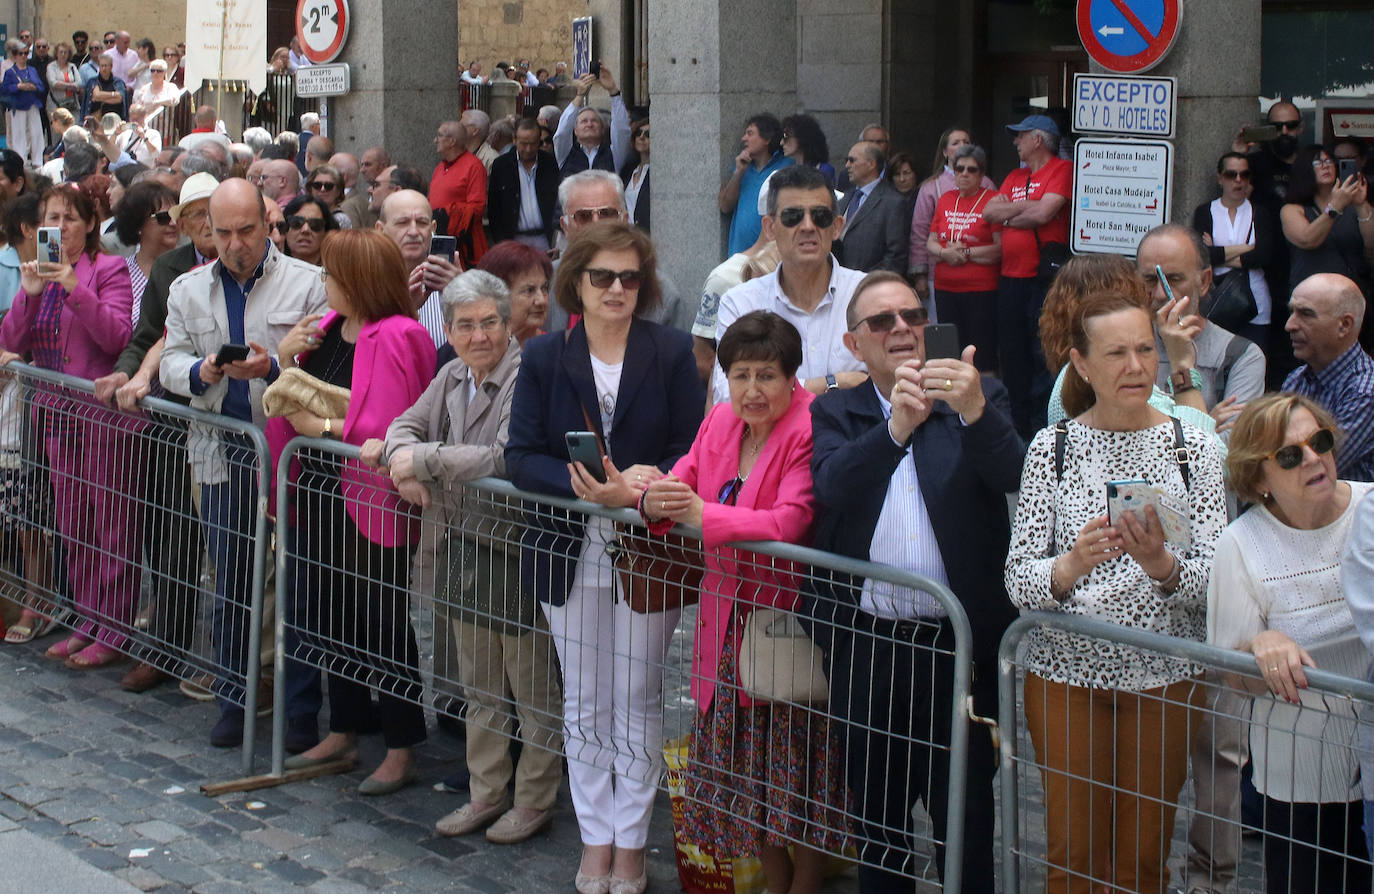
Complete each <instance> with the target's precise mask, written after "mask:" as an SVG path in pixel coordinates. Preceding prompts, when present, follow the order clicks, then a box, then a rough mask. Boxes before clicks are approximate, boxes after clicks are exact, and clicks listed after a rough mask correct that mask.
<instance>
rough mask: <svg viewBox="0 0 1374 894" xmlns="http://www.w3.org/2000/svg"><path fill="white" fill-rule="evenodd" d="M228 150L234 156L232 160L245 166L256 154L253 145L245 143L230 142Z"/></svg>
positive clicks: (251, 161) (250, 162)
mask: <svg viewBox="0 0 1374 894" xmlns="http://www.w3.org/2000/svg"><path fill="white" fill-rule="evenodd" d="M229 152H230V153H231V154H232V155H233V156H234V161H235V162H236V163H238V164H241V165H243V166H244V167H247V166H248V165H251V164H252V163H253V156H254V155H257V153H256V152H254V151H253V147H252V146H249V145H248V144H247V143H230V144H229Z"/></svg>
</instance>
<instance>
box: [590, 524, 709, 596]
mask: <svg viewBox="0 0 1374 894" xmlns="http://www.w3.org/2000/svg"><path fill="white" fill-rule="evenodd" d="M615 533H616V537H615V541H614V542H613V543H610V544H607V546H606V554H607V555H609V556H610V557H611V564H612V565H613V566H615V576H616V580H617V582H618V584H619V591H620V595H621V597H623V598H624V600H625V601H626V602H628V603H629V605H630V610H631V611H636V612H639V613H640V614H645V613H647V612H663V611H668V610H670V609H675V608H682V607H683V606H684V605H695V604H696V602H697V599H698V597H699V596H700V590H701V578H702V575H703V574H704V573H705V559H704V557H703V556H702V553H701V541H700V540H696V539H694V538H690V537H682V536H680V535H677V534H666V535H664V536H662V537H659V536H656V535H654V534H651V533H650V532H648V531H647V530H645V529H643V528H639V527H636V526H633V525H627V524H623V523H621V522H616V525H615Z"/></svg>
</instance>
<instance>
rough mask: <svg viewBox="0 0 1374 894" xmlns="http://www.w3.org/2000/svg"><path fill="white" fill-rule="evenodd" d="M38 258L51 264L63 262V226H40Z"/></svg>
mask: <svg viewBox="0 0 1374 894" xmlns="http://www.w3.org/2000/svg"><path fill="white" fill-rule="evenodd" d="M38 260H40V261H47V262H48V263H50V264H60V263H62V228H61V227H39V228H38Z"/></svg>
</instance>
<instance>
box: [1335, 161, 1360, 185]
mask: <svg viewBox="0 0 1374 894" xmlns="http://www.w3.org/2000/svg"><path fill="white" fill-rule="evenodd" d="M1359 175H1360V162H1359V159H1355V158H1342V159H1341V160H1340V161H1338V162H1336V182H1337V183H1344V182H1345V181H1347V180H1349V179H1350V178H1351V177H1358V176H1359Z"/></svg>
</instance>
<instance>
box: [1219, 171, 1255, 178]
mask: <svg viewBox="0 0 1374 894" xmlns="http://www.w3.org/2000/svg"><path fill="white" fill-rule="evenodd" d="M1221 176H1222V179H1223V180H1249V179H1250V178H1251V176H1253V175H1252V174H1251V172H1250V169H1249V168H1246V169H1245V170H1243V171H1237V170H1225V171H1222V172H1221Z"/></svg>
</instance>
